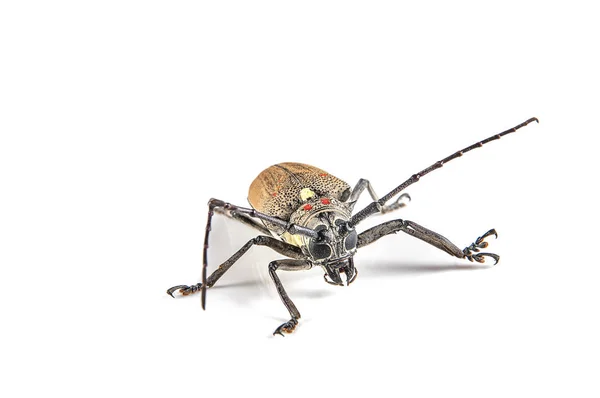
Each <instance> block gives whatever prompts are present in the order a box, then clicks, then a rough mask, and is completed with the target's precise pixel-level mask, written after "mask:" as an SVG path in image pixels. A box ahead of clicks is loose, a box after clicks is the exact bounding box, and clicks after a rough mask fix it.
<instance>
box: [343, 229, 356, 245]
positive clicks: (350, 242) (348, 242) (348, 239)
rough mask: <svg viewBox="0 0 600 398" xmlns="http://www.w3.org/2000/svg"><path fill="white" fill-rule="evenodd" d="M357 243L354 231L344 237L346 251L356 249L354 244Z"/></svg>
mask: <svg viewBox="0 0 600 398" xmlns="http://www.w3.org/2000/svg"><path fill="white" fill-rule="evenodd" d="M357 242H358V235H357V234H356V230H352V231H350V233H349V234H348V236H346V240H345V241H344V247H346V250H354V249H355V248H356V243H357Z"/></svg>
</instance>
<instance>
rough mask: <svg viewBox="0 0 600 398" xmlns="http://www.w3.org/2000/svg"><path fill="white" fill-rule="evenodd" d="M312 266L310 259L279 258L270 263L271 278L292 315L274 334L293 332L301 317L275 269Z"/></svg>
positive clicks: (304, 268)
mask: <svg viewBox="0 0 600 398" xmlns="http://www.w3.org/2000/svg"><path fill="white" fill-rule="evenodd" d="M311 268H312V264H311V263H310V262H309V261H308V260H277V261H273V262H271V263H270V264H269V274H270V275H271V279H273V282H274V283H275V287H276V288H277V293H279V297H281V301H283V305H285V308H287V310H288V311H289V313H290V317H291V318H290V320H289V321H287V322H285V323H283V324H281V325H280V326H279V327H278V328H277V329H275V331H274V332H273V335H276V334H280V335H282V336H283V333H284V332H285V333H292V332H293V331H294V329H295V328H296V326H297V325H298V319H300V312H299V311H298V309H297V308H296V306H295V305H294V303H293V302H292V300H291V299H290V297H289V296H288V295H287V292H286V291H285V289H284V288H283V284H282V283H281V280H279V277H278V276H277V273H276V272H275V271H277V270H282V271H303V270H309V269H311Z"/></svg>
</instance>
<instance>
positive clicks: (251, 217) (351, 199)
mask: <svg viewBox="0 0 600 398" xmlns="http://www.w3.org/2000/svg"><path fill="white" fill-rule="evenodd" d="M534 121H535V122H538V123H539V121H538V119H537V118H535V117H533V118H531V119H528V120H526V121H525V122H523V123H521V124H519V125H518V126H515V127H513V128H511V129H509V130H506V131H504V132H502V133H499V134H496V135H493V136H491V137H489V138H486V139H485V140H483V141H479V142H477V143H475V144H473V145H471V146H468V147H466V148H464V149H462V150H460V151H458V152H455V153H453V154H452V155H450V156H448V157H446V158H444V159H442V160H440V161H438V162H435V163H434V164H432V165H431V166H429V167H427V168H426V169H423V170H421V171H419V172H418V173H416V174H413V175H412V176H411V177H410V178H409V179H407V180H406V181H404V182H403V183H402V184H400V185H398V186H397V187H396V188H394V189H393V190H392V191H390V192H389V193H388V194H387V195H385V196H383V197H381V198H378V197H377V195H376V194H375V191H374V189H373V187H372V186H371V184H370V182H369V181H368V180H365V179H360V180H359V181H358V183H357V184H356V186H355V187H354V188H353V189H351V188H350V186H349V185H348V184H347V183H345V182H344V181H342V180H340V179H339V178H337V177H334V176H332V175H331V174H329V173H327V172H325V171H323V170H321V169H318V168H316V167H313V166H308V165H305V164H301V163H280V164H276V165H274V166H271V167H269V168H267V169H266V170H264V171H262V172H261V173H260V174H259V175H258V177H256V179H255V180H254V181H253V182H252V184H251V185H250V190H249V193H248V201H249V202H250V205H251V208H246V207H240V206H235V205H233V204H231V203H227V202H224V201H222V200H218V199H211V200H210V201H209V202H208V219H207V222H206V231H205V234H204V249H203V252H202V282H200V283H197V284H195V285H192V286H187V285H177V286H173V287H172V288H170V289H168V290H167V293H168V294H169V295H171V297H174V296H173V293H175V292H176V291H178V292H179V293H180V294H182V295H189V294H192V293H196V292H198V291H200V292H201V300H202V308H203V309H205V308H206V307H205V305H206V289H207V288H210V287H212V286H214V284H215V283H216V282H217V281H218V280H219V278H221V277H222V276H223V274H224V273H225V272H227V270H229V268H231V266H232V265H233V264H234V263H235V262H236V261H237V260H238V259H239V258H240V257H241V256H242V255H243V254H244V253H246V252H247V251H248V250H249V249H250V248H251V247H252V246H254V245H258V246H267V247H270V248H271V249H273V250H275V251H276V252H277V253H279V254H282V255H283V256H286V257H288V258H286V259H283V260H277V261H272V262H271V263H270V264H269V275H270V276H271V279H272V280H273V283H275V287H276V288H277V292H278V294H279V297H281V300H282V301H283V304H284V305H285V307H286V308H287V310H288V311H289V313H290V320H289V321H287V322H285V323H283V324H282V325H280V326H279V327H278V328H277V329H275V331H274V332H273V334H274V335H275V334H280V335H282V336H283V332H285V333H291V332H293V331H294V329H295V328H296V326H297V325H298V319H300V312H299V311H298V309H297V308H296V306H295V305H294V303H293V302H292V300H291V299H290V298H289V296H288V295H287V293H286V291H285V289H284V287H283V285H282V283H281V281H280V279H279V277H278V276H277V271H278V270H280V271H300V270H309V269H311V268H313V267H316V266H319V267H321V268H323V270H324V271H325V275H324V278H325V281H326V282H327V283H330V284H332V285H338V286H344V285H349V284H350V283H352V282H353V281H354V280H355V279H356V276H357V275H358V274H357V271H356V268H355V267H354V260H353V256H354V254H355V253H356V250H357V249H359V248H361V247H363V246H366V245H368V244H370V243H373V242H375V241H376V240H378V239H379V238H381V237H383V236H386V235H389V234H393V233H396V232H398V231H402V232H405V233H407V234H409V235H411V236H414V237H415V238H418V239H421V240H423V241H425V242H427V243H429V244H430V245H432V246H434V247H437V248H438V249H441V250H443V251H445V252H446V253H448V254H450V255H451V256H454V257H458V258H464V259H467V260H469V261H477V262H479V263H483V262H485V257H489V258H491V259H493V260H494V264H496V263H497V262H498V260H499V259H500V257H499V256H498V255H496V254H494V253H484V252H481V251H480V249H484V248H486V247H487V246H488V243H487V242H486V241H485V239H486V238H487V237H488V236H491V235H494V236H495V237H498V234H497V233H496V231H495V230H494V229H490V230H489V231H487V232H486V233H484V234H483V235H481V236H480V237H478V238H477V239H476V240H475V242H473V243H471V244H470V245H469V246H467V247H465V248H464V249H462V250H461V249H460V248H459V247H458V246H456V245H455V244H454V243H452V242H450V241H449V240H448V239H446V238H445V237H443V236H442V235H440V234H438V233H436V232H433V231H431V230H429V229H427V228H425V227H422V226H421V225H419V224H417V223H415V222H412V221H408V220H402V219H397V220H392V221H387V222H384V223H382V224H380V225H377V226H375V227H373V228H370V229H368V230H366V231H364V232H362V233H360V234H359V233H358V232H357V231H356V226H357V225H358V224H359V223H360V222H361V221H363V220H364V219H366V218H367V217H370V216H372V215H374V214H377V213H387V212H389V211H393V210H396V209H399V208H401V207H403V206H404V205H405V202H404V201H403V199H410V197H409V196H408V195H407V194H402V195H400V196H399V197H398V198H397V199H396V200H395V201H394V202H392V203H391V204H386V203H388V202H389V201H390V200H391V199H393V198H394V197H395V196H396V195H398V194H399V193H400V192H401V191H403V190H404V189H405V188H406V187H408V186H409V185H412V184H414V183H415V182H417V181H419V179H420V178H421V177H423V176H424V175H426V174H428V173H430V172H432V171H433V170H436V169H439V168H440V167H442V166H443V165H444V164H446V163H448V162H449V161H451V160H453V159H455V158H457V157H460V156H462V155H463V154H464V153H466V152H469V151H470V150H472V149H475V148H479V147H481V146H483V145H484V144H487V143H488V142H490V141H494V140H497V139H499V138H501V137H502V136H504V135H506V134H510V133H513V132H515V131H517V130H518V129H520V128H521V127H524V126H527V125H528V124H529V123H531V122H534ZM365 189H366V190H367V191H368V192H369V195H370V196H371V198H372V199H373V202H372V203H370V204H369V205H368V206H366V207H365V208H364V209H362V210H360V211H359V212H357V213H355V214H353V209H354V205H355V204H356V201H357V200H358V198H359V196H360V195H361V194H362V193H363V192H364V190H365ZM215 212H218V213H221V214H224V215H226V216H228V217H230V218H232V219H235V220H238V221H240V222H242V223H244V224H246V225H249V226H251V227H253V228H255V229H257V230H258V231H260V232H261V233H262V235H259V236H257V237H256V238H253V239H251V240H250V241H248V243H246V244H245V245H244V246H243V247H242V248H241V249H239V250H238V251H237V252H236V253H234V254H233V255H232V256H231V257H230V258H229V259H228V260H227V261H225V262H224V263H223V264H221V265H220V266H219V267H218V268H217V269H216V270H215V271H214V272H213V273H212V274H211V275H210V276H208V277H207V264H208V258H207V252H208V238H209V235H210V230H211V222H212V217H213V215H214V213H215ZM342 276H343V277H344V278H342Z"/></svg>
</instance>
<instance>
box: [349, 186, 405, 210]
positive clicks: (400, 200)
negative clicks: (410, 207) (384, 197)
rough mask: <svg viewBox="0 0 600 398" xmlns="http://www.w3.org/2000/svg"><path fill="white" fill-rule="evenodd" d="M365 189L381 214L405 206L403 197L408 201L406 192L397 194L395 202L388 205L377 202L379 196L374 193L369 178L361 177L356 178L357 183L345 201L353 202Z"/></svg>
mask: <svg viewBox="0 0 600 398" xmlns="http://www.w3.org/2000/svg"><path fill="white" fill-rule="evenodd" d="M365 189H366V190H367V192H369V195H370V196H371V199H373V202H376V203H377V208H378V210H379V212H380V213H382V214H384V213H389V212H391V211H394V210H397V209H400V208H402V207H405V206H406V202H405V201H404V199H408V201H410V195H409V194H407V193H403V194H402V195H400V196H398V199H396V201H395V202H393V203H391V204H389V205H382V204H379V202H378V201H379V196H377V194H376V193H375V190H374V189H373V186H372V185H371V182H370V181H369V180H366V179H364V178H361V179H360V180H358V183H357V184H356V186H355V187H354V189H353V190H352V193H351V194H350V197H349V198H348V200H347V202H350V203H353V202H354V203H355V202H356V201H357V200H358V198H359V197H360V195H361V194H362V193H363V192H364V190H365Z"/></svg>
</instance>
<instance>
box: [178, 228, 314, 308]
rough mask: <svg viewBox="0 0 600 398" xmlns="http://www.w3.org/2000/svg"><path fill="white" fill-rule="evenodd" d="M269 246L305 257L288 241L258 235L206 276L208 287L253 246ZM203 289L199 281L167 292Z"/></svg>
mask: <svg viewBox="0 0 600 398" xmlns="http://www.w3.org/2000/svg"><path fill="white" fill-rule="evenodd" d="M254 245H257V246H267V247H270V248H271V249H273V250H275V251H276V252H277V253H279V254H282V255H284V256H287V257H291V258H298V259H300V258H304V255H303V254H302V251H300V249H299V248H297V247H296V246H292V245H290V244H288V243H285V242H282V241H280V240H277V239H275V238H273V237H270V236H263V235H260V236H257V237H256V238H253V239H250V240H249V241H248V242H247V243H246V244H245V245H244V246H242V248H241V249H239V250H238V251H237V252H235V253H234V254H233V255H232V256H231V257H229V259H227V260H226V261H225V262H224V263H223V264H221V265H219V268H217V269H216V270H215V271H214V272H213V273H212V274H210V276H209V277H208V278H206V288H210V287H212V286H213V285H214V284H215V283H216V282H217V281H218V280H219V279H220V278H221V277H222V276H223V274H225V272H227V271H228V270H229V268H231V266H232V265H233V264H234V263H235V262H236V261H238V260H239V259H240V257H242V256H243V255H244V253H246V252H247V251H248V250H249V249H250V248H251V247H252V246H254ZM201 290H202V283H197V284H195V285H191V286H187V285H177V286H173V287H172V288H170V289H169V290H167V294H168V295H170V296H171V297H174V296H173V293H175V292H176V291H178V292H179V294H181V295H182V296H188V295H190V294H194V293H196V292H198V291H201Z"/></svg>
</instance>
